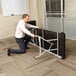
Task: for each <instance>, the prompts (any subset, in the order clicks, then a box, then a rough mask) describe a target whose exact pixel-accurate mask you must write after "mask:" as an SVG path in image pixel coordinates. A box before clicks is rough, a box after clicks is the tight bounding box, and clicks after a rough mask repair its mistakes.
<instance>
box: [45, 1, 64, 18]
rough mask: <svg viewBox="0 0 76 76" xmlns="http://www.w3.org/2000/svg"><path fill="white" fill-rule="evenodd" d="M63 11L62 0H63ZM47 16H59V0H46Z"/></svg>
mask: <svg viewBox="0 0 76 76" xmlns="http://www.w3.org/2000/svg"><path fill="white" fill-rule="evenodd" d="M63 12H64V0H63ZM46 13H47V17H49V16H51V17H61V0H46Z"/></svg>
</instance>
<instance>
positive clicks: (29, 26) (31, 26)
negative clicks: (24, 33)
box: [26, 23, 39, 28]
mask: <svg viewBox="0 0 76 76" xmlns="http://www.w3.org/2000/svg"><path fill="white" fill-rule="evenodd" d="M26 27H27V28H39V27H38V26H34V25H31V24H28V23H27V24H26Z"/></svg>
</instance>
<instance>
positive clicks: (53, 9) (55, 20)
mask: <svg viewBox="0 0 76 76" xmlns="http://www.w3.org/2000/svg"><path fill="white" fill-rule="evenodd" d="M45 6H46V12H45V15H46V28H47V29H48V30H51V31H57V32H63V31H64V25H63V17H64V10H65V9H64V0H45Z"/></svg>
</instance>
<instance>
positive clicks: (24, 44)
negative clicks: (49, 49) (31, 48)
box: [10, 35, 31, 54]
mask: <svg viewBox="0 0 76 76" xmlns="http://www.w3.org/2000/svg"><path fill="white" fill-rule="evenodd" d="M29 41H31V37H30V36H28V35H26V36H25V37H24V38H16V42H17V44H18V45H19V48H20V49H10V53H17V54H22V53H26V48H27V45H28V43H29Z"/></svg>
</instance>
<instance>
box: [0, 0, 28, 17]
mask: <svg viewBox="0 0 76 76" xmlns="http://www.w3.org/2000/svg"><path fill="white" fill-rule="evenodd" d="M26 4H27V0H1V5H2V12H3V16H13V15H20V14H24V13H26V12H27V7H26Z"/></svg>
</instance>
